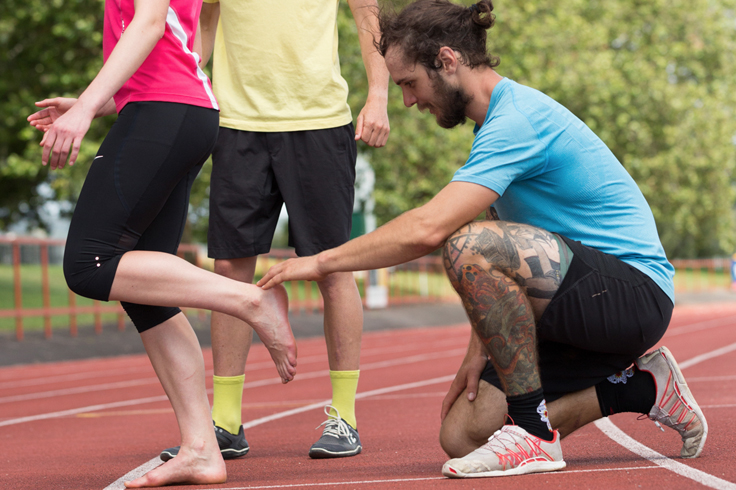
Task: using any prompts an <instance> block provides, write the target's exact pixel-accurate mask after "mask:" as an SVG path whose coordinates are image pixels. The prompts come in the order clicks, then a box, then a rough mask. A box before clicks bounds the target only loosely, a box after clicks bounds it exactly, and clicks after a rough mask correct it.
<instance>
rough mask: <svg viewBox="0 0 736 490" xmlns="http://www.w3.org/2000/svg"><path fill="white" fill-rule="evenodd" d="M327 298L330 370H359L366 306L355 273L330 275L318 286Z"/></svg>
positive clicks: (326, 318) (326, 323) (326, 314)
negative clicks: (362, 300)
mask: <svg viewBox="0 0 736 490" xmlns="http://www.w3.org/2000/svg"><path fill="white" fill-rule="evenodd" d="M318 285H319V289H320V291H321V292H322V296H323V297H324V299H325V325H324V328H325V342H326V343H327V357H328V359H329V363H330V369H331V370H333V371H353V370H357V369H359V368H360V342H361V337H362V334H363V303H362V302H361V301H360V294H359V292H358V286H357V285H356V284H355V279H354V278H353V273H352V272H338V273H335V274H330V275H329V276H328V277H327V278H326V279H325V280H324V281H321V282H319V283H318Z"/></svg>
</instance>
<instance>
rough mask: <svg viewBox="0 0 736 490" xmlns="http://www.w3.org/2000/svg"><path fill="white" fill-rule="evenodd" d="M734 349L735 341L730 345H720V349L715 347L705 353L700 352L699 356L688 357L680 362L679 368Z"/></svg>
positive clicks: (735, 347) (707, 359)
mask: <svg viewBox="0 0 736 490" xmlns="http://www.w3.org/2000/svg"><path fill="white" fill-rule="evenodd" d="M735 350H736V343H733V344H731V345H727V346H725V347H721V348H720V349H716V350H714V351H711V352H706V353H705V354H701V355H699V356H695V357H693V358H692V359H688V360H687V361H685V362H681V363H679V364H680V369H686V368H689V367H690V366H694V365H696V364H700V363H701V362H704V361H709V360H710V359H713V358H714V357H718V356H722V355H724V354H728V353H729V352H733V351H735Z"/></svg>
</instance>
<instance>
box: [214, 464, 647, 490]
mask: <svg viewBox="0 0 736 490" xmlns="http://www.w3.org/2000/svg"><path fill="white" fill-rule="evenodd" d="M659 469H662V468H660V467H658V466H631V467H628V468H601V469H595V470H563V471H553V472H547V473H529V474H528V475H524V476H525V478H529V477H534V476H537V477H543V476H545V477H548V476H555V475H567V474H570V473H598V472H605V471H634V470H659ZM431 480H450V478H445V477H444V476H428V477H423V478H391V479H386V480H361V481H344V482H320V483H292V484H288V485H259V486H253V487H220V488H213V489H212V490H265V489H268V488H302V487H322V486H325V487H327V486H338V485H371V484H378V483H404V482H413V481H431Z"/></svg>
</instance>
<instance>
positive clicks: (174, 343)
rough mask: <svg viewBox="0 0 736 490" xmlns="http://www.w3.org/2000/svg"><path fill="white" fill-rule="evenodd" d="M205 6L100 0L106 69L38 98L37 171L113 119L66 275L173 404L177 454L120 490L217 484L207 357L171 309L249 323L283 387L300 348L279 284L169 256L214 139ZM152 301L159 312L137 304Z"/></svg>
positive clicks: (88, 185)
mask: <svg viewBox="0 0 736 490" xmlns="http://www.w3.org/2000/svg"><path fill="white" fill-rule="evenodd" d="M200 8H201V0H170V1H169V0H122V1H120V0H114V1H113V0H108V1H106V3H105V28H104V33H103V52H104V59H105V63H104V66H103V67H102V69H101V70H100V72H99V74H98V75H97V76H96V77H95V79H94V80H93V81H92V83H91V84H90V85H89V87H87V89H86V90H85V91H84V92H83V93H82V94H81V95H80V96H79V99H67V98H56V99H47V100H44V101H41V102H38V103H37V105H38V106H40V107H44V109H43V110H41V111H39V112H36V113H35V114H32V115H31V116H29V117H28V120H29V122H30V123H31V125H33V126H35V127H36V128H38V129H40V130H43V131H45V134H44V137H43V140H42V141H41V145H42V146H43V156H42V163H43V164H44V165H46V164H47V163H50V165H51V168H52V169H61V168H63V167H64V165H65V164H66V161H67V158H68V159H69V164H70V165H73V164H74V163H75V161H76V159H77V156H78V154H79V147H80V143H81V141H82V138H83V137H84V135H85V134H86V132H87V130H88V129H89V126H90V123H91V121H92V119H93V118H95V117H99V116H103V115H107V114H112V113H114V112H116V111H117V112H118V113H119V116H118V119H117V121H116V122H115V124H114V125H113V127H112V128H111V129H110V132H109V133H108V134H107V136H106V138H105V140H104V142H103V143H102V146H101V147H100V150H99V151H98V153H97V156H96V157H95V158H94V161H93V163H92V165H91V167H90V170H89V173H88V175H87V178H86V180H85V182H84V186H83V188H82V191H81V193H80V195H79V200H78V202H77V206H76V208H75V211H74V216H73V218H72V221H71V226H70V229H69V236H68V239H67V244H66V249H65V252H64V275H65V277H66V280H67V283H68V284H69V287H70V288H71V289H72V290H73V291H74V292H76V293H77V294H80V295H82V296H86V297H88V298H93V299H97V300H102V301H110V300H116V301H117V300H119V301H121V303H122V305H123V308H125V310H126V312H127V313H128V315H129V316H130V318H131V319H132V320H133V323H134V324H135V326H136V328H137V329H138V331H139V332H140V334H141V339H142V340H143V344H144V346H145V348H146V352H148V356H149V358H150V359H151V364H152V365H153V367H154V369H155V371H156V374H157V375H158V377H159V380H160V381H161V384H162V386H163V388H164V390H165V391H166V394H167V396H168V397H169V400H170V401H171V405H172V407H173V409H174V413H175V415H176V419H177V422H178V424H179V429H180V432H181V440H182V451H181V455H180V457H179V458H177V459H176V461H173V462H170V463H167V464H164V465H163V466H161V467H159V468H156V469H154V470H152V471H150V472H149V473H147V474H146V475H144V476H142V477H141V478H138V479H135V480H133V481H132V482H127V483H126V485H127V486H128V487H144V486H161V485H167V484H172V483H197V484H205V483H218V482H224V481H225V480H226V479H227V474H226V470H225V464H224V461H223V459H222V457H221V454H220V452H219V450H218V446H217V440H216V437H215V434H214V433H213V431H212V422H211V419H210V406H209V401H208V399H207V395H206V392H205V379H204V361H203V358H202V352H201V349H200V347H199V343H198V341H197V338H196V336H195V335H194V331H193V330H192V328H191V326H190V325H189V322H188V321H187V318H186V317H185V316H184V314H183V313H182V312H181V311H180V310H179V308H178V306H187V307H192V308H207V309H212V310H217V311H222V312H225V313H227V314H230V315H234V316H236V317H238V318H241V319H243V320H245V321H247V322H248V323H249V324H250V325H251V326H252V327H253V328H254V329H255V330H256V331H257V332H258V335H259V336H261V338H262V339H263V340H264V343H265V345H266V347H268V349H269V351H270V353H271V356H272V358H273V360H274V362H275V363H276V366H277V369H278V371H279V374H280V376H281V377H282V378H283V380H284V381H285V382H286V381H288V380H290V379H292V378H293V376H294V374H295V372H296V371H295V366H296V345H295V342H294V337H293V335H292V333H291V328H290V326H289V322H288V317H287V297H286V291H285V290H277V291H275V292H273V293H272V292H270V291H265V292H264V291H263V290H261V289H260V288H257V287H256V286H253V285H248V284H243V283H242V282H238V281H233V280H231V279H227V278H225V277H222V276H220V275H217V274H214V273H211V272H207V271H204V270H202V269H199V268H197V267H195V266H193V265H191V264H189V263H188V262H186V261H184V260H182V259H180V258H178V257H177V256H176V255H175V253H176V250H177V248H178V245H179V241H180V240H181V236H182V231H183V229H184V224H185V221H186V216H187V206H188V202H189V191H190V188H191V185H192V181H193V180H194V178H195V177H196V175H197V173H198V172H199V169H200V168H201V166H202V164H203V163H204V161H205V160H206V159H207V157H208V156H209V154H210V151H211V150H212V147H213V145H214V143H215V140H216V137H217V131H218V124H217V121H218V111H217V109H218V106H217V102H216V100H215V98H214V96H213V94H212V91H211V88H210V84H209V80H208V79H207V77H206V76H205V75H204V73H203V72H202V71H201V70H200V69H199V68H198V66H197V63H198V61H199V55H198V54H196V53H194V45H195V32H196V28H197V19H198V16H199V13H200ZM147 305H156V306H147Z"/></svg>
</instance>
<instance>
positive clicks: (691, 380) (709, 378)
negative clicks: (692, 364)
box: [687, 374, 736, 385]
mask: <svg viewBox="0 0 736 490" xmlns="http://www.w3.org/2000/svg"><path fill="white" fill-rule="evenodd" d="M734 380H736V374H732V375H730V376H698V377H692V378H687V384H689V385H691V384H693V383H707V382H710V381H734Z"/></svg>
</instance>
